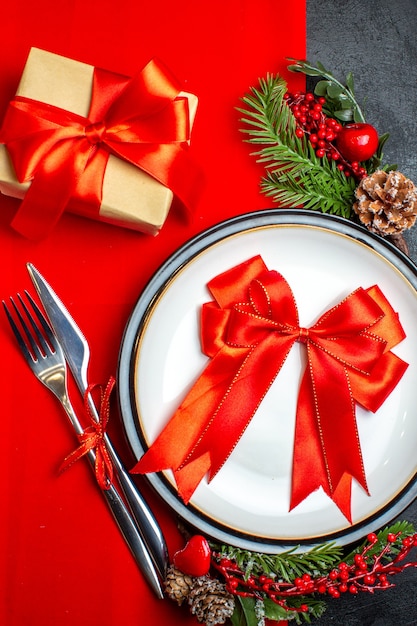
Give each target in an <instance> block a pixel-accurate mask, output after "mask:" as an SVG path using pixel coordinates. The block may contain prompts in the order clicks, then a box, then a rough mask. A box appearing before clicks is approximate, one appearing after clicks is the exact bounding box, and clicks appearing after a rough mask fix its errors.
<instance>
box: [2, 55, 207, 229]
mask: <svg viewBox="0 0 417 626" xmlns="http://www.w3.org/2000/svg"><path fill="white" fill-rule="evenodd" d="M180 91H181V87H180V86H179V85H178V84H177V83H176V82H175V80H174V79H173V78H172V77H171V76H169V75H168V72H167V70H166V68H164V67H163V66H162V64H161V63H160V62H159V61H156V60H152V61H150V62H149V63H148V64H147V65H146V67H145V68H144V69H143V70H142V71H141V72H140V73H139V74H137V75H136V76H135V77H133V78H131V79H130V78H126V77H124V76H120V75H118V74H114V73H111V72H107V71H105V70H102V69H99V68H95V69H94V76H93V87H92V97H91V104H90V111H89V113H88V117H87V118H84V117H82V116H80V115H76V114H75V113H71V112H70V111H65V110H63V109H60V108H58V107H54V106H51V105H49V104H45V103H43V102H38V101H36V100H31V99H29V98H24V97H20V96H16V97H15V98H14V100H12V102H11V103H10V104H9V107H8V110H7V113H6V117H5V120H4V124H3V127H2V129H1V132H0V141H1V143H4V144H6V146H7V149H8V151H9V154H10V156H11V159H12V162H13V165H14V168H15V171H16V175H17V178H18V180H19V181H20V182H27V181H32V183H31V185H30V187H29V189H28V191H27V193H26V195H25V198H24V199H23V202H22V204H21V206H20V208H19V211H18V213H17V215H16V216H15V218H14V220H13V222H12V226H13V227H14V228H15V229H16V230H17V231H19V232H20V233H21V234H23V235H25V236H27V237H30V238H32V239H37V238H40V237H43V236H44V235H45V234H47V232H49V231H50V230H51V229H52V227H53V226H54V225H55V223H56V222H57V220H58V219H59V217H60V216H61V214H62V212H63V211H64V210H65V208H66V207H67V205H68V203H69V202H70V200H71V199H72V200H73V201H74V198H75V200H76V203H77V204H78V205H80V204H82V205H83V206H84V207H86V206H87V207H91V205H92V206H93V208H94V211H95V213H98V211H99V208H100V204H101V198H102V185H103V178H104V172H105V169H106V165H107V160H108V158H109V155H110V154H114V155H116V156H117V157H120V158H121V159H123V160H125V161H128V162H130V163H132V164H133V165H135V166H137V167H139V168H140V169H142V170H144V171H145V172H147V173H148V174H150V175H151V176H152V177H153V178H155V179H157V180H158V181H159V182H161V183H162V184H163V185H165V186H166V187H169V188H170V189H171V190H172V191H173V193H174V194H176V195H177V196H178V197H179V198H180V200H181V201H182V202H183V203H184V204H185V205H186V206H188V207H190V208H191V207H192V206H193V205H194V203H195V201H196V193H197V187H198V186H197V184H196V181H197V179H198V177H199V175H200V174H199V172H198V170H197V168H196V166H195V164H194V163H193V161H192V160H191V158H190V155H189V152H188V144H187V141H188V140H189V138H190V120H189V111H188V100H187V98H185V97H183V98H182V97H178V94H179V93H180ZM90 211H91V209H90Z"/></svg>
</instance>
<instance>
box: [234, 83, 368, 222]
mask: <svg viewBox="0 0 417 626" xmlns="http://www.w3.org/2000/svg"><path fill="white" fill-rule="evenodd" d="M286 92H287V84H286V81H285V80H284V79H283V78H282V77H281V76H279V75H275V76H274V75H270V74H268V75H267V77H266V78H265V79H260V81H259V88H252V89H251V91H250V93H249V94H247V95H246V96H244V97H243V98H242V101H243V103H244V104H245V105H246V108H243V109H239V111H240V112H241V113H243V114H244V117H243V118H242V119H241V121H242V122H243V123H244V124H246V125H247V127H246V128H243V129H242V132H243V133H245V134H247V135H249V138H248V139H247V141H248V142H249V143H251V144H253V145H256V146H258V147H260V149H259V150H257V151H256V152H254V153H253V154H254V156H256V158H257V161H258V162H259V163H263V164H264V165H265V168H266V174H265V176H264V177H263V179H262V181H261V190H262V191H263V193H265V194H266V195H267V196H269V197H272V198H273V200H274V202H276V203H278V204H279V205H280V206H282V207H289V208H291V207H297V206H303V207H304V208H308V209H313V210H318V211H321V212H323V213H333V214H336V215H341V216H342V217H346V218H350V217H351V215H352V204H353V194H354V190H355V186H356V185H355V181H354V180H353V179H351V178H348V177H346V176H345V175H344V174H343V173H342V172H341V171H340V170H339V169H338V168H337V167H336V164H335V162H334V161H328V160H327V159H319V158H318V157H317V155H316V153H315V151H314V149H313V147H312V146H311V144H310V142H309V141H308V140H307V139H306V138H305V137H301V138H299V137H297V136H296V132H295V131H296V120H295V117H294V115H293V113H292V111H291V109H290V107H289V106H288V105H287V103H286V100H285V97H284V96H285V94H286Z"/></svg>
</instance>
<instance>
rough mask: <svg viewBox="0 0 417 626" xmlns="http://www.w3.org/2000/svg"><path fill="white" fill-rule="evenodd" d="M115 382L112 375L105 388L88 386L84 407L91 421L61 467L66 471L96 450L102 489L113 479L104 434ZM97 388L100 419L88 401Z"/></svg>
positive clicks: (97, 476) (60, 471)
mask: <svg viewBox="0 0 417 626" xmlns="http://www.w3.org/2000/svg"><path fill="white" fill-rule="evenodd" d="M115 382H116V381H115V379H114V378H113V376H111V377H110V379H109V382H108V383H107V385H106V387H105V389H104V390H103V388H102V387H101V385H97V384H92V385H89V386H88V388H87V390H86V392H85V394H84V408H85V411H86V413H87V415H88V417H89V418H90V422H91V423H90V425H89V426H87V428H86V429H85V430H84V432H83V433H81V434H80V435H78V440H79V442H80V445H79V447H78V448H77V449H76V450H74V451H73V452H71V454H69V455H68V456H67V457H66V458H65V459H64V461H63V463H62V464H61V467H60V468H59V473H62V472H65V470H67V469H69V468H70V467H71V466H72V465H74V463H76V462H77V461H79V460H80V459H81V458H82V457H83V456H84V455H86V454H88V452H90V450H94V451H95V454H96V462H95V474H96V479H97V482H98V484H99V486H100V487H101V489H109V488H110V485H111V483H112V480H113V464H112V462H111V459H110V455H109V452H108V450H107V447H106V442H105V440H104V435H105V432H106V428H107V423H108V421H109V417H110V396H111V392H112V391H113V388H114V385H115ZM96 389H100V409H99V419H98V421H96V419H95V417H94V415H93V413H92V411H91V408H90V405H89V402H88V398H89V396H90V394H91V393H92V392H93V391H94V390H96Z"/></svg>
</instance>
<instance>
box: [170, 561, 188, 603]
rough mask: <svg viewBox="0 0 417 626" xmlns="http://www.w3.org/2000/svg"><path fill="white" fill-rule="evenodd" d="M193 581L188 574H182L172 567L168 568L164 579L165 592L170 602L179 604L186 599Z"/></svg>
mask: <svg viewBox="0 0 417 626" xmlns="http://www.w3.org/2000/svg"><path fill="white" fill-rule="evenodd" d="M193 584H194V579H193V577H192V576H188V574H183V573H182V572H180V570H178V569H176V568H175V567H174V566H173V565H171V566H170V567H169V568H168V571H167V575H166V579H165V592H166V594H167V596H168V597H169V598H171V600H175V601H176V602H177V604H179V605H180V606H181V604H182V603H183V602H184V600H186V599H187V598H188V596H189V595H190V591H191V589H192V587H193Z"/></svg>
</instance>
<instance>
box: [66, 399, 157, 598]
mask: <svg viewBox="0 0 417 626" xmlns="http://www.w3.org/2000/svg"><path fill="white" fill-rule="evenodd" d="M60 399H61V403H62V406H63V407H64V409H65V412H66V413H67V415H68V417H69V419H70V421H71V423H72V425H73V427H74V430H75V432H76V433H77V434H81V433H82V432H83V429H82V427H81V424H80V422H79V420H78V417H77V415H76V413H75V411H74V409H73V407H72V404H71V402H70V400H69V398H68V395H65V396H63V397H61V398H60ZM87 457H88V460H89V462H90V465H91V467H92V469H93V471H94V472H95V461H96V455H95V452H94V450H90V451H89V452H88V454H87ZM101 492H102V494H103V496H104V498H105V500H106V502H107V504H108V506H109V508H110V511H111V513H112V514H113V517H114V519H115V521H116V523H117V525H118V527H119V529H120V532H121V533H122V535H123V537H124V538H125V540H126V543H127V545H128V546H129V548H130V550H131V552H132V555H133V557H134V558H135V560H136V562H137V564H138V566H139V568H140V570H141V572H142V574H143V575H144V577H145V578H146V580H147V582H148V583H149V585H150V586H151V588H152V589H153V591H154V592H155V594H156V595H157V597H158V598H160V599H161V600H162V599H163V598H164V591H163V587H162V582H161V580H163V577H162V576H160V574H159V570H158V569H157V568H156V567H155V565H154V563H153V560H152V558H151V556H150V551H149V549H148V547H147V545H146V544H145V542H144V540H143V538H142V535H141V533H140V532H139V529H138V527H137V525H136V524H135V522H134V520H133V519H132V516H131V514H130V511H129V510H128V508H127V507H126V505H125V503H124V501H123V499H122V497H121V496H120V494H119V492H118V491H117V489H116V488H115V486H114V485H113V484H110V486H109V489H101Z"/></svg>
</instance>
